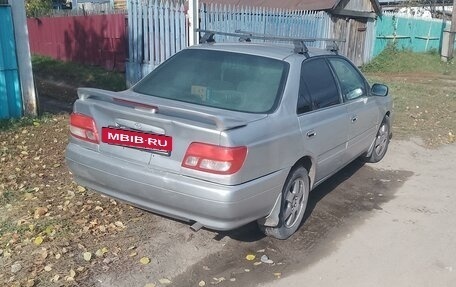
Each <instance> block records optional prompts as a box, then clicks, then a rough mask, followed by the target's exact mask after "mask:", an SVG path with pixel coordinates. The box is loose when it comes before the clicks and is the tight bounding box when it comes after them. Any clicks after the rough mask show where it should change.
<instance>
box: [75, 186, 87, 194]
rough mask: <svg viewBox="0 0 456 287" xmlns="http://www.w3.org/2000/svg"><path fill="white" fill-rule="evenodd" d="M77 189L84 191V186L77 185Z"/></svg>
mask: <svg viewBox="0 0 456 287" xmlns="http://www.w3.org/2000/svg"><path fill="white" fill-rule="evenodd" d="M77 190H78V191H79V192H81V193H82V192H85V191H86V188H85V187H83V186H80V185H78V187H77Z"/></svg>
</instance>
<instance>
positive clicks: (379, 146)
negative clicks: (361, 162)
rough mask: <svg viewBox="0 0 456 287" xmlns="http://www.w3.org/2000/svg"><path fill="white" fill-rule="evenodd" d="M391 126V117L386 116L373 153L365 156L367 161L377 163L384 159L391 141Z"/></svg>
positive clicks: (376, 138)
mask: <svg viewBox="0 0 456 287" xmlns="http://www.w3.org/2000/svg"><path fill="white" fill-rule="evenodd" d="M390 128H391V127H390V120H389V117H388V116H385V118H384V119H383V121H382V124H381V125H380V127H379V129H378V132H377V136H376V137H375V143H374V149H373V150H372V153H371V155H370V156H369V157H366V158H365V160H366V161H367V162H371V163H376V162H379V161H381V160H382V159H383V157H384V156H385V154H386V151H387V150H388V145H389V142H390Z"/></svg>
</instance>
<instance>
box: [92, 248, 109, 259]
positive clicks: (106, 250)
mask: <svg viewBox="0 0 456 287" xmlns="http://www.w3.org/2000/svg"><path fill="white" fill-rule="evenodd" d="M106 252H108V249H107V248H106V247H103V248H101V249H98V250H97V251H96V252H95V255H96V256H97V257H101V256H103V255H104V254H105V253H106Z"/></svg>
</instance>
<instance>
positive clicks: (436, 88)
mask: <svg viewBox="0 0 456 287" xmlns="http://www.w3.org/2000/svg"><path fill="white" fill-rule="evenodd" d="M362 70H363V71H364V72H365V74H366V76H367V77H368V79H369V81H370V82H380V83H385V84H387V85H388V86H389V87H390V94H391V95H392V97H393V99H394V113H395V120H394V123H393V131H394V133H395V136H396V137H398V138H402V139H408V138H411V137H419V138H422V139H423V140H424V141H425V143H426V145H427V146H429V147H434V146H438V145H441V144H446V143H452V142H455V140H456V139H455V136H454V135H455V133H456V92H455V91H456V65H455V64H454V62H453V63H443V62H441V61H440V56H439V55H438V54H436V53H412V52H409V51H398V50H395V49H391V48H390V49H387V50H385V51H384V52H383V53H382V54H380V55H379V56H378V57H377V58H375V59H374V60H373V61H372V62H371V63H369V64H368V65H366V66H364V67H362Z"/></svg>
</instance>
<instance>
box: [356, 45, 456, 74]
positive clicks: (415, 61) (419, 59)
mask: <svg viewBox="0 0 456 287" xmlns="http://www.w3.org/2000/svg"><path fill="white" fill-rule="evenodd" d="M361 69H362V71H363V72H366V73H407V72H418V73H434V74H442V75H456V65H455V63H454V61H453V62H448V63H445V62H442V61H441V60H440V55H439V54H438V53H436V52H429V53H413V52H411V51H407V50H398V49H395V48H393V47H390V48H387V49H385V50H384V51H383V52H382V53H381V54H380V55H378V56H377V57H376V58H375V59H374V60H372V61H371V62H370V63H369V64H367V65H365V66H363V67H362V68H361Z"/></svg>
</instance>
